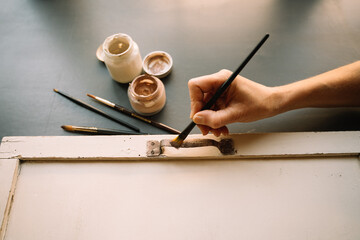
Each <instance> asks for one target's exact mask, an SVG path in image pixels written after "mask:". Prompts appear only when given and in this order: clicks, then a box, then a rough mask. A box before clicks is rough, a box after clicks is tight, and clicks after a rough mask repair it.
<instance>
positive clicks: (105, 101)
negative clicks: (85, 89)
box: [87, 94, 180, 134]
mask: <svg viewBox="0 0 360 240" xmlns="http://www.w3.org/2000/svg"><path fill="white" fill-rule="evenodd" d="M87 95H88V96H89V97H91V98H93V99H95V100H97V101H99V102H101V103H103V104H105V105H106V106H108V107H111V108H113V109H115V110H117V111H119V112H121V113H124V114H126V115H128V116H130V117H133V118H136V119H139V120H141V121H144V122H146V123H148V124H150V125H152V126H154V127H157V128H160V129H163V130H165V131H168V132H170V133H175V134H180V131H178V130H176V129H174V128H172V127H169V126H167V125H165V124H163V123H159V122H156V121H154V120H151V119H149V118H145V117H143V116H140V115H139V114H137V113H134V112H132V111H130V110H128V109H126V108H125V107H123V106H120V105H118V104H115V103H112V102H110V101H108V100H106V99H103V98H101V97H97V96H94V95H92V94H87Z"/></svg>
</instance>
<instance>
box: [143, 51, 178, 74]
mask: <svg viewBox="0 0 360 240" xmlns="http://www.w3.org/2000/svg"><path fill="white" fill-rule="evenodd" d="M172 65H173V60H172V58H171V56H170V54H168V53H167V52H163V51H154V52H151V53H149V54H148V55H146V56H145V58H144V61H143V68H144V72H146V73H147V74H149V75H152V76H155V77H158V78H163V77H166V76H167V75H168V74H169V73H170V72H171V69H172Z"/></svg>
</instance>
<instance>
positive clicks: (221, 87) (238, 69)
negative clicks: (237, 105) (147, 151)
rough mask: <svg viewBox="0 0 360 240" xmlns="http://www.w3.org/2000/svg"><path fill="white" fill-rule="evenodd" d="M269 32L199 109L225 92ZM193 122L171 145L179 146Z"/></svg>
mask: <svg viewBox="0 0 360 240" xmlns="http://www.w3.org/2000/svg"><path fill="white" fill-rule="evenodd" d="M268 37H269V34H266V35H265V36H264V37H263V38H262V39H261V41H260V42H259V43H258V44H257V45H256V47H255V48H254V49H253V50H252V51H251V53H250V54H249V55H248V56H247V58H246V59H245V60H244V61H243V62H242V64H241V65H240V66H239V67H238V68H237V69H236V70H235V72H233V73H232V74H231V76H230V77H229V78H228V80H226V81H225V82H224V83H223V84H222V85H221V86H220V87H219V89H218V90H217V91H216V92H215V94H214V95H213V96H212V97H211V99H210V100H209V101H208V102H207V103H206V104H205V106H203V108H202V109H201V110H207V109H210V108H211V107H212V106H213V105H214V104H215V102H216V101H217V100H218V99H219V97H220V96H221V95H222V94H223V93H224V92H225V90H226V89H227V88H228V87H229V86H230V84H231V83H232V82H233V81H234V79H235V78H236V77H237V75H238V74H239V73H240V72H241V70H242V69H243V68H244V67H245V66H246V64H247V63H248V62H249V61H250V59H251V58H252V57H253V56H254V55H255V53H256V52H257V51H258V50H259V49H260V47H261V46H262V45H263V44H264V42H265V41H266V40H267V39H268ZM195 125H196V124H195V122H194V121H191V122H190V124H189V125H188V126H187V127H186V128H185V129H184V130H183V131H182V132H181V133H180V134H179V136H177V137H176V138H175V139H174V140H173V141H171V145H172V146H173V147H176V148H179V147H180V146H181V144H182V143H183V141H184V140H185V138H186V137H187V136H188V135H189V133H190V132H191V130H192V129H193V128H194V127H195Z"/></svg>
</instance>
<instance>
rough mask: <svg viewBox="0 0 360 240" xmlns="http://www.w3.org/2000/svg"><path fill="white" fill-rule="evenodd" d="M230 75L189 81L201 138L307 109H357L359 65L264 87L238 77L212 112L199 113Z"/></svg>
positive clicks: (194, 117) (194, 118) (358, 100)
mask: <svg viewBox="0 0 360 240" xmlns="http://www.w3.org/2000/svg"><path fill="white" fill-rule="evenodd" d="M230 75H231V72H230V71H228V70H222V71H220V72H218V73H215V74H212V75H208V76H202V77H199V78H194V79H191V80H190V81H189V84H188V85H189V93H190V99H191V113H190V118H192V119H193V121H194V122H195V123H196V124H198V126H199V128H200V130H201V131H202V133H203V134H207V133H208V132H209V131H211V132H213V133H214V134H215V135H217V136H218V135H220V134H221V133H222V134H225V135H226V134H228V129H227V128H226V125H227V124H230V123H233V122H251V121H256V120H259V119H263V118H267V117H271V116H275V115H277V114H280V113H283V112H286V111H290V110H293V109H298V108H306V107H345V106H346V107H348V106H360V61H357V62H355V63H352V64H349V65H346V66H343V67H340V68H337V69H334V70H331V71H329V72H326V73H323V74H320V75H317V76H314V77H311V78H308V79H305V80H301V81H298V82H294V83H291V84H287V85H283V86H278V87H266V86H264V85H261V84H258V83H256V82H253V81H251V80H249V79H246V78H244V77H241V76H238V77H237V78H236V79H235V80H234V82H233V83H232V84H231V85H230V87H229V88H228V90H227V91H226V92H225V93H224V94H223V96H222V97H221V98H220V99H219V100H218V101H217V102H216V104H215V106H214V108H213V109H212V110H205V111H200V110H201V108H202V106H203V105H204V104H205V103H206V102H207V100H208V99H209V98H210V97H211V96H212V94H214V92H215V91H216V89H217V88H218V87H220V85H221V84H222V83H223V82H224V81H226V79H227V78H228V77H229V76H230Z"/></svg>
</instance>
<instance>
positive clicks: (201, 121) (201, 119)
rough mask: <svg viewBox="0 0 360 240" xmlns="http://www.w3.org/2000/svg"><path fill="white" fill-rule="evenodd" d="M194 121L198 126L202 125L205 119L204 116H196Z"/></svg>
mask: <svg viewBox="0 0 360 240" xmlns="http://www.w3.org/2000/svg"><path fill="white" fill-rule="evenodd" d="M193 121H194V123H196V124H202V123H203V122H204V118H203V117H202V116H198V115H195V116H194V118H193Z"/></svg>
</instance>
